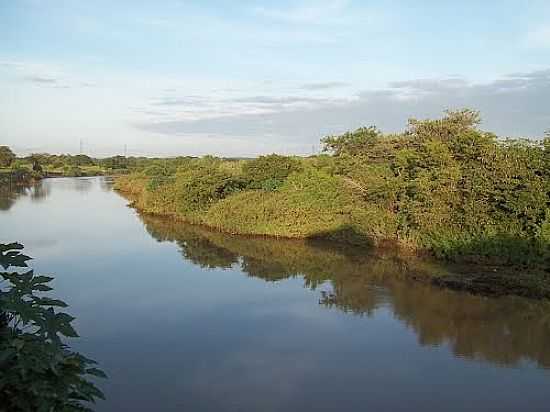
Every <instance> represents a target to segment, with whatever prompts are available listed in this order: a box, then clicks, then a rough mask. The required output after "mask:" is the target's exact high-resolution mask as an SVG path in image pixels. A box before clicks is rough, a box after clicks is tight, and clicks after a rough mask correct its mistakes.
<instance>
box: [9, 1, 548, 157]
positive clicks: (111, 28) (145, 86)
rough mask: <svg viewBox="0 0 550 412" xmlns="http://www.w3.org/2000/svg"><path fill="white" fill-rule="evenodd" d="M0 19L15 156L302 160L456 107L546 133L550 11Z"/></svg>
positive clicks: (369, 10) (523, 5) (121, 13)
mask: <svg viewBox="0 0 550 412" xmlns="http://www.w3.org/2000/svg"><path fill="white" fill-rule="evenodd" d="M0 22H1V23H0V39H1V40H0V144H2V145H9V146H11V147H12V148H13V149H14V151H16V152H17V153H18V154H21V155H23V154H28V153H31V152H51V153H59V152H63V153H79V152H80V150H81V147H82V150H83V152H84V153H86V154H89V155H92V156H98V157H103V156H109V155H116V154H124V152H125V151H126V153H127V154H128V155H135V156H143V155H147V156H176V155H203V154H214V155H219V156H256V155H259V154H265V153H272V152H277V153H283V154H299V155H305V154H311V153H312V152H317V151H319V150H320V143H319V141H320V139H321V138H322V137H323V136H326V135H329V134H337V133H342V132H344V131H346V130H350V129H355V128H357V127H361V126H369V125H376V126H378V127H379V128H380V129H381V130H382V131H384V132H396V131H400V130H403V129H404V128H405V127H406V125H407V119H409V118H411V117H416V118H435V117H440V116H442V114H443V112H444V110H453V109H459V108H464V107H469V108H472V109H476V110H480V111H481V115H482V118H483V123H482V128H483V129H485V130H489V131H493V132H495V133H497V134H499V135H501V136H510V137H530V138H541V137H542V136H543V135H544V131H545V130H548V129H550V1H548V0H540V1H539V0H530V1H526V0H524V1H507V0H498V1H497V0H494V1H491V0H487V1H477V0H476V1H469V0H462V1H459V2H457V1H443V0H439V1H430V0H425V1H422V2H418V1H412V0H410V1H397V0H396V1H392V0H388V1H383V2H381V1H367V0H362V1H352V0H349V1H346V0H318V1H300V0H298V1H287V0H279V1H247V0H241V1H229V0H227V1H226V0H212V1H208V0H202V1H183V0H178V1H176V0H173V1H172V0H166V1H162V0H159V1H154V2H153V1H140V0H132V1H125V0H118V1H112V0H109V1H104V0H94V1H85V0H70V1H69V0H68V1H64V0H51V1H48V0H0Z"/></svg>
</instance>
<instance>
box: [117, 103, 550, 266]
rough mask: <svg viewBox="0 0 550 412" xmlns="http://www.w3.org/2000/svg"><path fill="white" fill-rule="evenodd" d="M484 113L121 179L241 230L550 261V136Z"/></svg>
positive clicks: (151, 203) (162, 201) (189, 215)
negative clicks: (505, 132)
mask: <svg viewBox="0 0 550 412" xmlns="http://www.w3.org/2000/svg"><path fill="white" fill-rule="evenodd" d="M479 124H480V117H479V114H478V113H477V112H475V111H471V110H461V111H455V112H448V113H446V114H445V116H444V117H442V118H441V119H435V120H416V119H411V120H410V121H409V124H408V127H407V129H406V130H405V131H404V132H402V133H399V134H384V133H382V132H380V131H379V130H378V129H376V128H375V127H364V128H360V129H357V130H355V131H352V132H347V133H344V134H342V135H338V136H329V137H327V138H325V139H323V144H324V147H325V150H326V151H327V152H329V154H328V155H327V154H324V155H320V156H314V157H310V158H298V157H284V156H278V155H269V156H262V157H260V158H258V159H254V160H244V161H243V160H241V161H229V160H222V159H214V158H203V159H189V160H188V161H187V162H186V163H182V164H180V165H179V166H178V167H177V168H175V170H174V171H173V172H168V173H167V172H166V171H167V168H162V169H158V170H162V174H160V173H159V174H157V175H154V174H155V173H156V172H155V169H153V168H149V169H147V173H144V172H140V171H136V172H135V173H133V174H131V175H130V176H127V177H124V178H120V179H119V180H118V182H117V187H118V189H120V190H121V191H123V192H128V193H130V194H131V195H132V196H133V197H134V198H135V205H136V206H137V207H138V208H139V209H141V210H143V211H144V212H150V213H156V214H164V215H172V216H176V217H177V218H180V219H183V220H187V221H190V222H192V223H201V224H205V225H208V226H211V227H214V228H216V229H218V230H222V231H227V232H231V233H244V234H256V235H273V236H281V237H296V238H310V237H328V238H333V239H338V240H341V241H345V242H352V243H358V242H359V243H366V244H377V243H380V242H383V241H384V242H386V241H391V242H394V243H396V244H399V245H403V246H406V247H411V248H415V249H422V250H429V251H431V252H433V253H434V254H435V255H437V256H439V257H443V258H449V259H458V258H460V259H463V258H470V257H471V258H475V259H476V260H478V261H479V260H485V261H487V262H494V263H501V264H509V263H518V264H529V265H532V264H534V265H545V266H547V267H550V260H549V259H550V137H547V138H546V139H545V140H543V141H535V140H509V139H502V138H498V137H497V136H496V135H494V134H493V133H490V132H486V131H483V130H480V128H479ZM156 162H157V163H158V161H156ZM153 163H154V162H153Z"/></svg>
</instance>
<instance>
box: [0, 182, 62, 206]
mask: <svg viewBox="0 0 550 412" xmlns="http://www.w3.org/2000/svg"><path fill="white" fill-rule="evenodd" d="M50 192H51V188H50V186H49V185H48V184H47V183H45V182H44V181H38V182H35V183H33V184H32V185H12V186H9V187H8V186H6V187H0V210H9V209H10V208H11V207H12V206H13V205H14V204H15V202H16V201H17V199H19V198H20V197H21V196H28V197H29V198H30V199H31V201H33V202H40V201H42V200H43V199H45V198H46V197H48V196H49V195H50Z"/></svg>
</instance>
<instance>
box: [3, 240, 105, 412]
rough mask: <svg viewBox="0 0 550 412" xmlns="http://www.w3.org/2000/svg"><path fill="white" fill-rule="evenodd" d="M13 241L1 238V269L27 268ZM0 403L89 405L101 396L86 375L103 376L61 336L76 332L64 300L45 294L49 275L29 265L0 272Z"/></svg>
mask: <svg viewBox="0 0 550 412" xmlns="http://www.w3.org/2000/svg"><path fill="white" fill-rule="evenodd" d="M22 249H23V246H22V245H20V244H18V243H11V244H0V265H1V266H2V267H3V268H4V270H7V269H9V268H10V267H13V268H26V267H27V261H28V260H29V259H30V258H29V257H28V256H25V255H23V254H22V253H21V250H22ZM0 279H2V282H7V284H4V283H2V290H0V370H1V371H2V374H1V376H0V405H1V407H0V409H2V410H6V411H8V410H9V411H13V412H17V411H25V412H27V411H29V412H30V411H67V412H69V411H89V410H90V409H89V408H88V407H87V406H86V404H84V403H83V402H91V403H94V402H95V401H96V399H98V398H99V399H103V394H102V393H101V391H100V390H99V389H98V388H97V387H96V386H95V385H94V384H93V383H92V382H90V381H88V380H87V379H86V378H87V376H94V377H101V378H105V377H106V376H105V374H104V373H103V372H102V371H101V370H99V369H97V368H95V367H94V366H93V365H94V364H95V363H96V362H94V361H92V360H91V359H88V358H86V357H84V356H83V355H81V354H79V353H76V352H72V351H71V350H70V349H69V347H68V346H67V345H66V344H64V343H63V341H62V339H61V336H66V337H70V338H75V337H78V334H77V333H76V331H75V330H74V329H73V327H72V326H71V322H72V321H73V320H74V318H73V317H72V316H70V315H68V314H67V313H63V312H59V311H57V310H56V309H55V308H64V307H66V306H67V304H66V303H64V302H63V301H61V300H58V299H52V298H49V297H46V296H44V292H48V291H50V290H52V288H51V287H50V286H48V283H50V282H51V281H52V280H53V278H51V277H48V276H42V275H36V274H35V273H34V271H33V270H28V271H21V270H16V271H13V272H0Z"/></svg>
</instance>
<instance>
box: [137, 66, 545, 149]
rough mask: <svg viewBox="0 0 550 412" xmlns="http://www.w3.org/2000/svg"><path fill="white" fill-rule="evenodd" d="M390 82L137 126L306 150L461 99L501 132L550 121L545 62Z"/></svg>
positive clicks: (525, 130) (402, 122)
mask: <svg viewBox="0 0 550 412" xmlns="http://www.w3.org/2000/svg"><path fill="white" fill-rule="evenodd" d="M389 86H390V87H389V88H386V89H383V90H367V91H364V92H361V93H359V95H358V96H357V97H356V98H355V99H348V100H341V99H340V100H339V99H325V100H324V101H319V102H317V103H316V104H315V105H308V106H305V107H293V108H288V107H287V108H285V109H284V110H283V109H277V108H276V107H275V108H272V109H273V110H271V111H269V112H265V113H248V112H244V111H243V112H241V113H239V112H235V113H233V114H232V115H231V116H226V115H221V116H213V117H209V118H208V119H201V118H196V119H194V120H186V119H177V120H170V121H158V122H149V123H146V124H143V123H142V124H140V125H139V126H138V129H140V130H147V131H149V132H154V133H160V134H165V135H171V136H173V137H174V138H175V139H179V138H186V136H192V135H196V134H203V135H208V136H215V137H216V139H218V140H223V139H227V141H228V142H231V141H233V140H234V139H235V138H238V139H239V141H249V147H248V148H247V150H248V152H247V154H249V153H261V151H259V150H256V149H259V148H262V149H265V147H272V149H271V150H268V151H273V150H276V149H278V148H279V147H281V146H286V147H288V148H291V150H294V153H297V154H305V153H309V152H310V150H311V145H314V144H318V142H319V138H320V137H321V136H322V135H327V134H332V133H341V132H343V131H345V130H350V129H354V128H357V127H360V126H364V125H371V124H376V125H378V126H379V127H381V128H382V130H385V131H388V132H392V131H399V130H403V129H404V127H405V126H406V122H407V119H408V118H409V117H418V118H426V117H432V118H433V117H440V116H441V115H442V112H443V111H444V110H445V109H459V108H463V107H470V108H473V109H478V110H480V111H481V114H482V117H483V118H484V119H485V122H484V123H483V126H484V128H485V129H487V130H491V131H494V132H496V133H498V134H499V135H503V136H518V137H520V136H521V137H525V136H527V137H540V136H542V134H543V132H544V130H546V129H548V128H549V127H550V109H549V108H548V104H547V100H548V96H550V70H542V71H537V72H531V73H518V74H514V75H510V76H508V77H505V78H503V79H499V80H495V81H493V82H490V83H486V84H473V83H469V82H467V81H466V80H464V79H460V78H450V79H420V80H412V81H406V82H394V83H390V85H389ZM250 99H251V100H252V101H262V99H258V98H257V97H252V98H250ZM288 99H289V100H292V99H294V97H292V96H289V97H288ZM280 100H282V101H284V100H285V99H284V98H280Z"/></svg>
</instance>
